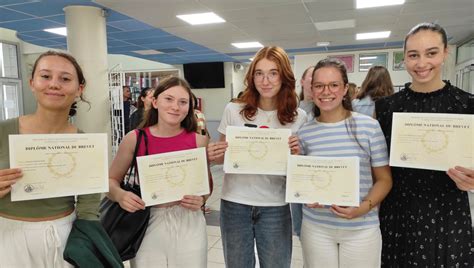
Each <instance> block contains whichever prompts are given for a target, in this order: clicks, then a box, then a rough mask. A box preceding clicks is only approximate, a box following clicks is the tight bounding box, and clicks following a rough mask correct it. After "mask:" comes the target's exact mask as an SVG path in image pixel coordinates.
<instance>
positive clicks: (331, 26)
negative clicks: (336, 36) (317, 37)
mask: <svg viewBox="0 0 474 268" xmlns="http://www.w3.org/2000/svg"><path fill="white" fill-rule="evenodd" d="M314 26H316V29H318V31H325V30H335V29H346V28H354V27H355V20H334V21H323V22H316V23H314Z"/></svg>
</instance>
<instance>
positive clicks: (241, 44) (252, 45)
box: [232, 42, 263, 48]
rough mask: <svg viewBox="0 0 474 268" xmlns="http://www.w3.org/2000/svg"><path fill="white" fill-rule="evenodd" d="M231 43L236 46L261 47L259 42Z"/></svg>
mask: <svg viewBox="0 0 474 268" xmlns="http://www.w3.org/2000/svg"><path fill="white" fill-rule="evenodd" d="M232 45H233V46H234V47H236V48H256V47H263V45H262V44H260V42H242V43H232Z"/></svg>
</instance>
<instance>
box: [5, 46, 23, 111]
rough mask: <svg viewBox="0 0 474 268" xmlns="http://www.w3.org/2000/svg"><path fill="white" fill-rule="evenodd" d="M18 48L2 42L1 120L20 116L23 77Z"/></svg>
mask: <svg viewBox="0 0 474 268" xmlns="http://www.w3.org/2000/svg"><path fill="white" fill-rule="evenodd" d="M18 66H19V64H18V48H17V45H15V44H9V43H5V42H2V41H0V104H1V105H0V107H1V109H0V120H6V119H9V118H13V117H17V116H19V115H20V106H19V104H20V94H21V77H20V70H19V67H18Z"/></svg>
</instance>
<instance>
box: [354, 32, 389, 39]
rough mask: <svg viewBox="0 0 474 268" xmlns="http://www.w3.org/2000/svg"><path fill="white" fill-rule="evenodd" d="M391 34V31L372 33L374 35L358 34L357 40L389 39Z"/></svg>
mask: <svg viewBox="0 0 474 268" xmlns="http://www.w3.org/2000/svg"><path fill="white" fill-rule="evenodd" d="M390 33H391V31H383V32H372V33H358V34H357V35H356V40H366V39H379V38H387V37H389V36H390Z"/></svg>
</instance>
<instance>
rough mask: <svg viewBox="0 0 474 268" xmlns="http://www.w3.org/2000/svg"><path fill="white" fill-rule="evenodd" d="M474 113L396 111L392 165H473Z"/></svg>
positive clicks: (426, 166)
mask: <svg viewBox="0 0 474 268" xmlns="http://www.w3.org/2000/svg"><path fill="white" fill-rule="evenodd" d="M473 123H474V115H468V114H438V113H433V114H429V113H393V123H392V140H391V146H390V166H397V167H409V168H421V169H431V170H442V171H446V170H448V169H449V168H452V167H454V166H465V167H474V151H473V149H474V148H473V146H472V144H473V141H474V124H473Z"/></svg>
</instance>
